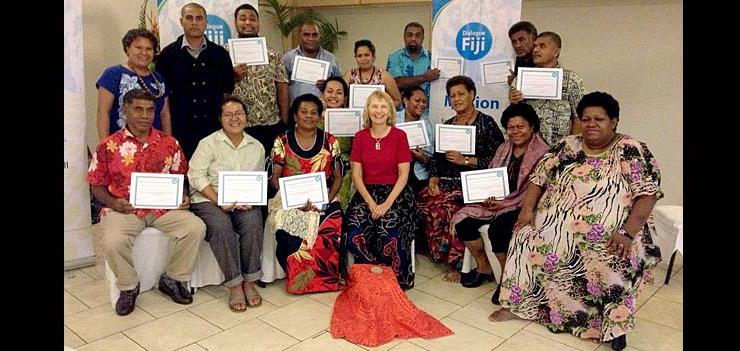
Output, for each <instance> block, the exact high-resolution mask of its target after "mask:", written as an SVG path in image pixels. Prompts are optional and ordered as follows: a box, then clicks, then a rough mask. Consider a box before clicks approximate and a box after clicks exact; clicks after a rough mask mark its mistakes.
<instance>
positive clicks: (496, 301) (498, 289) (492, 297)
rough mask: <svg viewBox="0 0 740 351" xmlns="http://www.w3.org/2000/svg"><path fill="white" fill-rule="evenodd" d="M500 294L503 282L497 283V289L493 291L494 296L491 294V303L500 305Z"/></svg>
mask: <svg viewBox="0 0 740 351" xmlns="http://www.w3.org/2000/svg"><path fill="white" fill-rule="evenodd" d="M499 294H501V283H499V284H498V285H496V290H495V291H494V292H493V296H491V303H492V304H494V305H500V304H501V301H499V299H498V297H499Z"/></svg>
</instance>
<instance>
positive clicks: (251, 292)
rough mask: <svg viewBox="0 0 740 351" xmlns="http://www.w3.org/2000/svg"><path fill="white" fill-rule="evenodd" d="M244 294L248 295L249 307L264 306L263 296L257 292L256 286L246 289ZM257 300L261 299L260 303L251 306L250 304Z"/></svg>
mask: <svg viewBox="0 0 740 351" xmlns="http://www.w3.org/2000/svg"><path fill="white" fill-rule="evenodd" d="M244 294H245V295H246V303H247V307H259V306H260V305H262V296H260V293H258V292H257V290H255V288H254V284H252V285H250V286H249V289H245V290H244ZM255 298H259V301H258V302H257V303H255V304H251V303H250V302H251V301H254V299H255Z"/></svg>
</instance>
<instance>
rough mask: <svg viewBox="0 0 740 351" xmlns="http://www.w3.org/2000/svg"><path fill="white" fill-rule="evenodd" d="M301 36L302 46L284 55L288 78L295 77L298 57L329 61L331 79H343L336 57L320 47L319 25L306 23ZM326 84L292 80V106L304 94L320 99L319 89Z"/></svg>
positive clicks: (290, 88) (302, 26) (289, 88)
mask: <svg viewBox="0 0 740 351" xmlns="http://www.w3.org/2000/svg"><path fill="white" fill-rule="evenodd" d="M300 34H301V44H300V45H298V47H296V48H295V49H293V50H290V51H288V52H287V53H285V55H283V65H285V70H286V71H287V72H288V78H290V77H291V76H292V75H293V61H294V60H295V57H296V56H304V57H309V58H312V59H316V60H321V61H327V62H329V63H330V67H329V77H332V76H338V77H341V76H342V71H341V70H340V69H339V64H338V63H337V58H336V57H334V54H332V53H331V52H329V51H327V50H325V49H323V48H322V47H321V46H320V45H319V39H320V34H319V26H318V24H316V22H313V21H307V22H304V23H303V24H302V25H301V28H300ZM324 82H325V81H324V80H323V79H322V80H319V81H318V82H316V84H310V83H304V82H296V81H294V80H291V81H290V85H289V86H288V95H289V96H290V103H291V104H292V103H293V99H295V98H296V97H298V96H301V95H303V94H313V95H316V97H318V98H319V99H320V98H321V96H322V94H321V90H319V87H320V86H321V85H323V84H324Z"/></svg>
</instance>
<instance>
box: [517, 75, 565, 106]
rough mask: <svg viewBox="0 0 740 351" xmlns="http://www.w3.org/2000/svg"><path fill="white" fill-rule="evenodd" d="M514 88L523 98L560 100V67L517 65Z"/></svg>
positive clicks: (561, 83) (561, 87) (561, 78)
mask: <svg viewBox="0 0 740 351" xmlns="http://www.w3.org/2000/svg"><path fill="white" fill-rule="evenodd" d="M516 89H517V90H519V91H521V92H522V94H523V95H524V98H525V99H547V100H560V98H561V97H562V94H563V69H562V68H531V67H519V71H518V72H517V75H516Z"/></svg>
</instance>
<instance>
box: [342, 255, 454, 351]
mask: <svg viewBox="0 0 740 351" xmlns="http://www.w3.org/2000/svg"><path fill="white" fill-rule="evenodd" d="M372 267H378V268H381V269H382V270H383V272H382V273H373V272H371V271H370V269H371V268H372ZM331 335H332V336H333V337H334V338H344V339H347V340H348V341H350V342H352V343H355V344H360V345H364V346H378V345H382V344H385V343H387V342H389V341H391V340H393V339H394V338H400V339H409V338H416V337H420V338H425V339H430V338H437V337H441V336H447V335H452V330H450V329H449V328H447V327H446V326H445V325H444V324H442V323H441V322H440V321H438V320H436V319H435V318H434V317H432V316H430V315H429V314H427V313H426V312H424V311H422V310H420V309H419V308H418V307H416V306H415V305H414V304H413V303H412V302H411V301H410V300H409V298H408V297H407V296H406V294H404V292H403V291H402V290H401V288H400V287H399V285H398V282H397V281H396V274H395V273H394V272H393V269H391V268H390V267H384V266H376V265H372V264H354V265H352V266H351V267H350V269H349V284H348V285H347V288H346V289H345V290H344V291H342V293H341V294H339V296H338V297H337V300H336V302H335V303H334V312H333V313H332V316H331Z"/></svg>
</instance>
